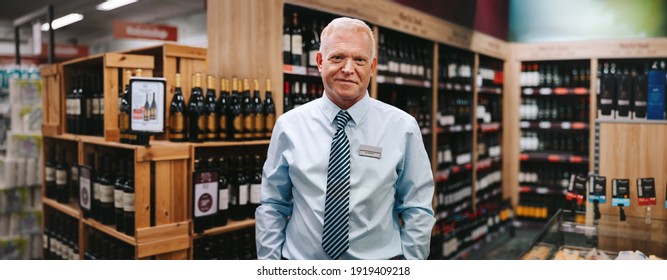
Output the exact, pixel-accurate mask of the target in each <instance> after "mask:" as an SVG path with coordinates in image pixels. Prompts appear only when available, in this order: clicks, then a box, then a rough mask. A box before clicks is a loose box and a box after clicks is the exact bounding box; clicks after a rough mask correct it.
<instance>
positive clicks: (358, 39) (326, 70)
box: [317, 31, 377, 110]
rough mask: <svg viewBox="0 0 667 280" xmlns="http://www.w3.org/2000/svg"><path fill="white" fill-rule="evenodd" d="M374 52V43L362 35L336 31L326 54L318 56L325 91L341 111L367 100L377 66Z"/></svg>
mask: <svg viewBox="0 0 667 280" xmlns="http://www.w3.org/2000/svg"><path fill="white" fill-rule="evenodd" d="M372 48H373V46H372V43H371V40H370V39H369V38H368V36H367V35H366V34H365V33H363V32H361V31H334V32H332V33H330V34H329V37H328V44H327V45H326V49H323V51H324V53H319V52H318V53H317V67H318V68H319V70H320V73H321V74H322V82H323V83H324V90H325V92H326V94H327V97H329V99H331V101H332V102H333V103H334V104H336V105H338V107H340V108H341V109H344V110H346V109H348V108H349V107H351V106H352V105H354V104H355V103H356V102H357V101H359V100H361V99H362V98H363V97H364V95H365V93H366V88H368V83H369V82H370V79H371V75H372V73H373V71H375V65H376V63H377V60H376V59H375V58H371V50H372Z"/></svg>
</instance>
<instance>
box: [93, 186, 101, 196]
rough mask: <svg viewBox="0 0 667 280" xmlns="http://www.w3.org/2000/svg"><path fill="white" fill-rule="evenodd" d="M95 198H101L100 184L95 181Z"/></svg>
mask: <svg viewBox="0 0 667 280" xmlns="http://www.w3.org/2000/svg"><path fill="white" fill-rule="evenodd" d="M93 200H100V184H99V183H95V182H94V183H93Z"/></svg>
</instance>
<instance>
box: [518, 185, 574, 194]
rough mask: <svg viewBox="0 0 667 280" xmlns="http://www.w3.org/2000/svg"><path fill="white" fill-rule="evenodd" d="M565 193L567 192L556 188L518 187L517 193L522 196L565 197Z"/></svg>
mask: <svg viewBox="0 0 667 280" xmlns="http://www.w3.org/2000/svg"><path fill="white" fill-rule="evenodd" d="M566 192H567V190H566V189H565V188H562V187H556V186H531V185H521V186H519V193H524V194H543V195H565V193H566Z"/></svg>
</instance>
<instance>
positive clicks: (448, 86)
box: [438, 83, 472, 92]
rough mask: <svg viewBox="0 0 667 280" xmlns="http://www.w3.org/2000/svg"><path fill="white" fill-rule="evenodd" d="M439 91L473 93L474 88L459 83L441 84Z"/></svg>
mask: <svg viewBox="0 0 667 280" xmlns="http://www.w3.org/2000/svg"><path fill="white" fill-rule="evenodd" d="M438 88H439V89H444V90H452V91H459V92H472V86H470V85H469V84H457V83H440V84H439V85H438Z"/></svg>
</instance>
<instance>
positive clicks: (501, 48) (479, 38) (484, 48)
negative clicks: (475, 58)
mask: <svg viewBox="0 0 667 280" xmlns="http://www.w3.org/2000/svg"><path fill="white" fill-rule="evenodd" d="M470 49H471V50H472V51H473V52H477V53H481V54H484V55H487V56H491V57H495V58H498V59H506V58H507V56H508V54H509V50H510V48H509V44H508V43H507V42H505V41H503V40H500V39H497V38H495V37H493V36H490V35H486V34H484V33H481V32H473V34H472V42H471V46H470Z"/></svg>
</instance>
